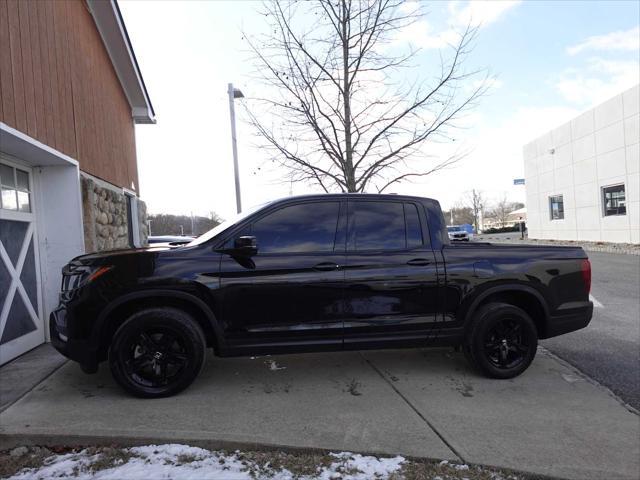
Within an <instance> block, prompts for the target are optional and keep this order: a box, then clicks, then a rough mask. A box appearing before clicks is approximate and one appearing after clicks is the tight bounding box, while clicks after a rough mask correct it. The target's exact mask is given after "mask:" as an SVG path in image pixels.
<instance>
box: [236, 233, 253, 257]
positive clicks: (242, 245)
mask: <svg viewBox="0 0 640 480" xmlns="http://www.w3.org/2000/svg"><path fill="white" fill-rule="evenodd" d="M233 250H234V252H237V253H239V254H242V255H249V256H251V255H255V254H256V253H258V242H257V240H256V237H254V236H252V235H243V236H241V237H237V238H235V239H234V240H233Z"/></svg>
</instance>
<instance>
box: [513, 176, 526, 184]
mask: <svg viewBox="0 0 640 480" xmlns="http://www.w3.org/2000/svg"><path fill="white" fill-rule="evenodd" d="M513 184H514V185H524V178H514V179H513Z"/></svg>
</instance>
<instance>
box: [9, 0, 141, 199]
mask: <svg viewBox="0 0 640 480" xmlns="http://www.w3.org/2000/svg"><path fill="white" fill-rule="evenodd" d="M0 121H2V122H4V123H6V124H7V125H9V126H11V127H13V128H15V129H17V130H20V131H21V132H23V133H25V134H27V135H29V136H30V137H33V138H35V139H37V140H39V141H40V142H42V143H44V144H47V145H49V146H51V147H53V148H55V149H56V150H59V151H61V152H63V153H65V154H67V155H69V156H70V157H72V158H75V159H76V160H78V162H79V163H80V169H81V170H83V171H85V172H87V173H89V174H91V175H94V176H96V177H99V178H102V179H103V180H106V181H108V182H110V183H113V184H115V185H118V186H120V187H126V188H131V184H132V183H133V185H134V186H135V190H136V191H138V190H139V189H138V169H137V164H136V151H135V132H134V125H133V120H132V118H131V107H130V106H129V102H128V101H127V98H126V96H125V94H124V91H123V90H122V86H121V85H120V82H119V80H118V77H117V75H116V73H115V70H114V68H113V65H112V64H111V60H110V59H109V54H108V53H107V51H106V49H105V47H104V44H103V43H102V39H101V37H100V34H99V33H98V30H97V28H96V25H95V23H94V21H93V18H92V16H91V14H90V13H89V10H88V7H87V5H86V4H85V2H84V0H56V1H53V0H42V1H40V0H0Z"/></svg>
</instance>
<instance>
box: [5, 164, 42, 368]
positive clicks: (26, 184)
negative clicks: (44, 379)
mask: <svg viewBox="0 0 640 480" xmlns="http://www.w3.org/2000/svg"><path fill="white" fill-rule="evenodd" d="M32 185H33V182H32V174H31V170H30V169H28V168H26V167H23V166H20V165H18V164H16V163H13V162H10V161H8V160H5V159H4V158H3V159H2V161H1V162H0V190H1V195H0V365H2V364H4V363H6V362H8V361H9V360H12V359H13V358H15V357H17V356H18V355H21V354H23V353H24V352H27V351H29V350H31V349H32V348H34V347H36V346H38V345H40V344H41V343H43V342H44V323H43V321H42V320H41V319H42V314H41V303H40V298H41V294H40V287H41V285H40V269H39V258H38V242H37V237H36V221H35V213H34V205H33V187H32Z"/></svg>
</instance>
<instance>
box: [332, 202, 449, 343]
mask: <svg viewBox="0 0 640 480" xmlns="http://www.w3.org/2000/svg"><path fill="white" fill-rule="evenodd" d="M348 205H349V220H348V224H349V225H348V226H349V228H348V241H347V259H346V266H345V310H346V311H345V340H344V342H345V348H375V347H377V346H380V347H382V346H389V343H393V342H397V343H398V344H399V345H401V346H408V345H417V346H419V345H423V344H424V343H425V341H426V340H428V339H429V338H430V333H431V330H432V329H433V327H434V324H435V322H436V321H437V320H438V307H439V285H438V272H437V268H436V258H435V256H434V252H433V250H432V248H431V245H430V240H429V235H428V229H427V225H426V216H425V214H424V210H423V208H422V205H420V204H418V203H413V202H410V201H400V200H398V201H395V200H393V201H392V200H364V199H363V200H350V201H349V202H348Z"/></svg>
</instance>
